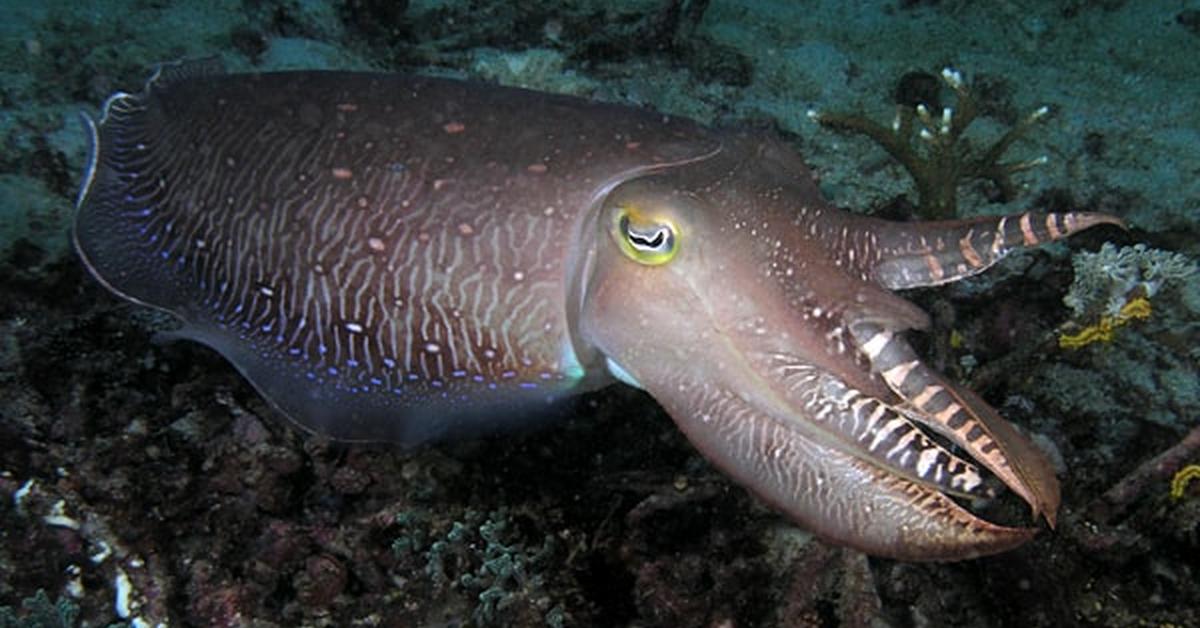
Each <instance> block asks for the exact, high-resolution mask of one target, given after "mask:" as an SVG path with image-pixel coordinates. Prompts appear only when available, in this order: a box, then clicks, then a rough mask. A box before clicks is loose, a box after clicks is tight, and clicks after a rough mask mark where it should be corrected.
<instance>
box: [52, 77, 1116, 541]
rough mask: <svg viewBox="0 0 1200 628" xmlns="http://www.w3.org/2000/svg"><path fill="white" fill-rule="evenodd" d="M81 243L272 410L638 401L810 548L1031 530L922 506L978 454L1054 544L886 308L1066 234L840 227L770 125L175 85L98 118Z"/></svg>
mask: <svg viewBox="0 0 1200 628" xmlns="http://www.w3.org/2000/svg"><path fill="white" fill-rule="evenodd" d="M96 142H97V147H96V148H97V150H96V151H95V153H96V155H95V160H94V164H93V166H92V168H90V169H89V173H88V177H87V179H86V181H85V182H84V186H83V190H82V192H81V197H80V209H79V213H78V217H77V222H76V233H75V237H76V243H77V247H78V249H79V252H80V254H81V256H82V258H83V259H84V261H85V263H86V264H87V265H88V267H89V268H90V269H91V271H92V272H93V274H94V275H95V276H96V277H97V278H98V279H99V280H100V281H101V282H103V283H104V284H105V285H107V286H108V287H109V288H111V289H112V290H114V291H115V292H117V293H119V294H121V295H123V296H125V297H127V298H129V299H132V300H134V301H137V302H140V303H144V304H147V305H150V306H154V307H157V308H161V309H163V310H166V311H168V312H171V313H173V314H175V315H176V316H177V317H178V318H179V319H180V320H181V321H182V323H183V325H182V327H181V329H180V330H179V331H178V332H176V335H178V336H181V337H185V338H190V339H194V340H198V341H200V342H203V343H206V344H208V345H210V346H213V347H214V348H216V349H217V350H219V351H220V352H221V353H223V354H224V355H225V356H226V357H227V358H228V359H229V360H230V361H231V362H232V363H233V364H235V365H236V366H237V368H238V369H239V370H241V372H242V373H244V374H245V375H246V377H247V378H248V379H249V380H250V381H251V382H253V383H254V385H255V386H256V387H257V388H258V389H259V390H260V391H261V392H262V394H263V396H264V397H265V398H267V399H268V400H269V401H271V403H273V404H274V405H275V406H276V407H277V408H278V409H279V410H280V411H281V412H282V413H283V414H285V415H286V416H288V417H290V418H292V419H293V420H295V421H296V422H297V423H299V424H300V425H302V426H304V427H306V428H308V429H311V430H314V431H317V432H320V433H323V434H327V435H330V436H332V437H334V438H338V439H345V440H388V441H397V442H401V443H405V444H416V443H421V442H425V441H429V440H431V439H435V438H445V437H449V436H454V435H461V434H464V433H473V432H476V431H479V430H483V429H488V430H494V429H496V427H497V426H498V425H501V424H503V423H505V422H517V421H522V420H526V419H527V417H530V416H535V415H537V414H538V413H539V412H538V410H539V408H541V407H544V406H545V404H546V403H547V402H548V401H553V400H554V399H557V398H559V397H561V396H562V395H563V394H565V393H566V392H568V391H578V390H582V389H586V388H588V387H594V386H596V385H600V384H603V383H606V382H608V381H611V378H610V376H609V375H608V373H610V372H611V373H613V374H615V375H617V376H618V377H619V378H621V379H623V380H625V381H627V382H629V383H633V384H635V385H638V386H640V387H642V388H644V389H646V390H647V391H648V392H649V393H650V394H651V395H653V396H654V397H655V399H657V400H658V401H659V402H660V403H661V404H662V405H663V406H664V407H665V408H666V409H667V411H668V412H669V413H670V414H671V416H672V417H673V418H674V419H675V420H676V422H677V423H678V424H679V426H680V428H681V429H682V430H683V431H684V432H685V433H686V434H687V436H688V438H689V439H690V440H691V441H692V442H693V443H694V444H695V445H696V446H697V447H698V448H699V449H700V450H701V451H702V452H704V454H705V455H706V456H707V457H708V458H709V459H710V460H712V461H713V462H714V463H715V464H716V465H717V466H719V467H720V468H722V469H723V470H725V471H726V472H727V473H729V474H730V475H731V476H733V477H734V478H736V479H737V480H738V481H739V482H741V483H742V484H744V485H746V486H747V487H748V488H750V489H751V490H753V491H754V492H755V493H756V494H758V495H759V496H760V497H762V498H763V499H765V500H766V501H768V502H770V503H772V504H774V505H775V506H776V507H778V508H779V509H780V510H782V511H784V512H785V513H787V514H788V515H789V516H790V517H792V518H793V519H794V520H796V521H797V522H799V523H800V524H801V525H803V526H805V527H806V528H809V529H810V530H813V531H814V532H816V533H817V534H819V535H821V536H822V537H824V538H826V539H829V540H832V541H834V542H838V543H842V544H846V545H850V546H853V547H857V548H860V549H862V550H864V551H867V552H870V553H874V554H879V555H885V556H893V557H898V558H905V559H913V560H922V559H926V560H937V559H956V558H965V557H971V556H977V555H981V554H986V553H992V552H997V551H1002V550H1005V549H1009V548H1011V547H1015V546H1016V545H1019V544H1020V543H1022V542H1024V541H1025V540H1027V539H1028V538H1030V537H1031V536H1032V534H1033V533H1034V530H1033V529H1025V528H1009V527H1003V526H998V525H994V524H992V523H989V522H986V521H984V520H982V519H979V518H977V517H975V516H974V515H972V514H970V513H969V512H968V511H967V510H965V509H963V508H962V507H960V506H959V505H957V504H956V503H955V502H954V501H953V500H951V499H950V498H948V497H947V496H946V495H947V494H949V495H957V496H965V497H970V496H977V495H987V494H989V492H988V489H987V486H988V485H987V484H986V483H985V482H983V479H982V472H981V471H980V469H979V468H978V467H976V465H975V463H973V462H971V461H969V460H966V459H964V458H962V457H960V456H959V455H957V454H955V453H953V452H951V451H950V450H948V449H946V448H945V447H943V446H942V445H940V444H939V443H938V442H937V441H935V440H934V439H931V438H929V437H928V436H926V434H925V433H924V432H923V431H922V430H921V429H920V428H918V427H917V424H924V425H925V426H927V427H928V428H930V429H932V430H935V431H937V432H940V433H941V434H942V435H944V436H945V437H946V438H947V439H948V440H950V441H951V442H953V443H955V444H956V445H957V446H958V447H960V448H961V450H962V451H964V452H966V453H967V454H969V455H970V456H971V457H972V458H974V459H975V460H977V461H978V462H979V463H980V464H982V465H983V466H984V467H986V468H987V469H989V470H990V471H991V472H992V473H994V474H995V475H996V476H997V477H998V478H999V479H1000V480H1001V481H1003V482H1004V483H1005V484H1006V485H1007V486H1009V487H1010V488H1012V489H1013V490H1014V491H1015V492H1016V493H1017V494H1018V495H1020V496H1021V497H1022V498H1024V499H1025V500H1026V501H1027V502H1028V503H1029V504H1030V505H1031V507H1032V508H1033V510H1034V513H1035V515H1039V514H1040V515H1042V516H1044V517H1045V518H1046V519H1047V521H1049V522H1050V523H1051V525H1052V524H1053V521H1054V516H1055V513H1056V511H1057V507H1058V501H1059V496H1058V484H1057V481H1056V479H1055V478H1054V474H1053V472H1052V470H1051V469H1050V467H1049V465H1048V463H1047V462H1046V460H1045V459H1044V457H1043V456H1042V455H1041V454H1040V453H1039V452H1038V451H1037V450H1036V449H1035V448H1034V447H1033V446H1032V445H1030V444H1029V442H1028V441H1027V440H1026V439H1025V438H1024V437H1023V436H1021V435H1020V434H1019V433H1018V432H1017V431H1016V430H1015V429H1014V428H1013V427H1012V426H1011V425H1009V424H1008V423H1007V422H1005V421H1004V420H1003V419H1002V418H1000V417H999V416H998V415H996V413H995V412H994V411H993V410H991V409H990V408H989V407H988V406H987V405H986V404H985V403H983V402H982V401H981V400H980V399H978V398H977V397H975V396H974V395H972V394H971V393H970V392H969V391H966V390H963V389H960V388H958V387H957V386H955V385H954V384H952V383H951V382H948V381H946V380H945V379H944V378H942V377H941V376H939V375H938V374H937V373H935V372H933V371H931V370H930V369H928V368H927V367H925V366H924V365H923V364H922V363H921V362H920V360H919V359H917V357H916V355H915V354H914V353H913V352H912V349H911V348H909V346H908V345H907V343H906V342H905V341H904V339H903V337H902V336H901V334H900V332H902V331H904V330H906V329H910V328H921V327H924V326H926V325H927V317H926V316H925V314H924V313H923V312H921V311H920V310H919V309H918V308H916V307H915V306H913V305H911V304H909V303H908V302H907V301H904V300H903V299H901V298H899V297H897V296H895V295H893V294H892V293H891V292H890V291H889V290H888V289H889V288H891V289H895V288H907V287H913V286H922V285H934V284H939V283H944V282H947V281H953V280H955V279H959V278H962V277H965V276H968V275H971V274H975V273H977V272H980V271H982V270H984V269H985V268H987V267H988V266H990V265H991V264H993V263H994V262H995V261H997V260H998V259H1000V258H1001V257H1003V256H1004V255H1005V254H1006V253H1007V252H1008V251H1009V250H1011V249H1012V248H1015V247H1017V246H1022V245H1033V244H1037V243H1039V242H1043V241H1047V240H1051V239H1055V238H1058V237H1063V236H1065V235H1068V234H1069V233H1072V232H1074V231H1078V230H1080V229H1083V228H1087V227H1089V226H1091V225H1094V224H1097V223H1099V222H1114V220H1113V219H1111V218H1109V217H1105V216H1099V215H1091V214H1068V215H1055V214H1050V215H1041V216H1038V215H1029V214H1026V215H1023V216H1016V217H1011V218H997V219H982V220H976V221H962V222H947V223H936V224H896V223H887V222H883V221H878V220H873V219H869V218H863V217H857V216H854V215H851V214H848V213H845V212H841V211H839V210H836V209H834V208H832V207H830V206H828V205H827V204H825V203H824V201H823V200H822V199H821V198H820V196H819V194H818V192H817V190H816V188H815V186H814V185H813V183H812V182H811V181H810V179H809V176H808V174H807V171H806V170H805V168H804V167H803V165H802V164H801V163H800V161H799V159H798V157H796V156H795V154H794V153H792V152H791V151H790V150H788V149H787V148H786V147H783V146H781V145H779V144H778V143H776V142H775V141H774V140H772V139H770V138H768V137H762V136H757V135H747V134H740V133H736V132H720V131H714V130H710V129H707V128H705V127H703V126H700V125H698V124H696V123H693V122H691V121H688V120H684V119H679V118H671V117H667V116H662V115H659V114H654V113H651V112H647V111H641V110H636V109H631V108H626V107H620V106H615V105H603V104H597V103H590V102H586V101H581V100H578V99H572V98H566V97H560V96H551V95H546V94H539V93H534V92H528V91H523V90H513V89H503V88H497V87H491V86H484V85H478V84H471V83H463V82H456V81H447V80H440V79H431V78H417V77H406V76H394V75H378V74H353V73H330V72H324V73H322V72H298V73H284V74H264V75H240V76H239V75H232V76H230V75H224V74H221V73H220V72H218V71H215V70H214V69H212V68H208V67H205V66H204V65H195V64H193V65H186V66H171V67H168V68H166V69H164V71H163V72H161V73H160V74H159V75H158V76H156V78H155V79H152V81H151V82H150V84H149V85H148V86H147V88H146V90H145V91H144V92H143V93H141V94H138V95H127V94H118V95H116V96H114V97H113V98H111V99H110V100H109V102H108V103H107V104H106V106H105V112H104V117H103V119H102V120H101V121H100V123H99V124H98V125H97V127H96Z"/></svg>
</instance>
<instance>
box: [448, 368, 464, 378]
mask: <svg viewBox="0 0 1200 628" xmlns="http://www.w3.org/2000/svg"><path fill="white" fill-rule="evenodd" d="M450 375H451V376H452V377H466V376H467V372H466V371H463V370H461V369H459V370H454V371H451V372H450Z"/></svg>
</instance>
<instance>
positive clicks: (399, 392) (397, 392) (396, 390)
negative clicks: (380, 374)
mask: <svg viewBox="0 0 1200 628" xmlns="http://www.w3.org/2000/svg"><path fill="white" fill-rule="evenodd" d="M392 392H394V393H396V394H397V395H403V394H404V389H403V388H393V389H392Z"/></svg>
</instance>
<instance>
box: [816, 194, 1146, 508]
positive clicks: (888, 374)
mask: <svg viewBox="0 0 1200 628" xmlns="http://www.w3.org/2000/svg"><path fill="white" fill-rule="evenodd" d="M851 220H853V219H851ZM860 222H864V223H867V225H865V226H860V227H858V230H859V232H860V233H861V232H863V231H866V232H867V233H868V234H869V235H866V236H865V237H861V238H860V241H862V242H869V243H870V245H869V247H866V248H867V250H866V251H862V252H863V253H865V254H863V255H861V256H855V255H847V253H846V251H840V252H839V255H841V259H843V260H846V261H847V262H848V261H849V260H852V259H855V258H856V257H857V258H858V259H862V260H866V264H865V265H864V266H863V267H862V268H860V270H861V271H862V272H863V273H864V274H865V275H866V276H869V277H870V278H871V279H873V280H874V281H876V282H877V283H879V284H880V285H882V286H884V287H887V288H891V289H903V288H914V287H921V286H934V285H939V284H943V283H947V282H951V281H958V280H960V279H963V278H966V277H970V276H972V275H975V274H978V273H981V272H983V271H985V270H987V269H988V268H990V267H991V266H992V265H994V264H995V263H997V262H998V261H1000V260H1001V259H1003V258H1004V257H1005V256H1006V255H1007V254H1008V253H1009V252H1011V251H1013V250H1015V249H1017V248H1020V247H1028V246H1036V245H1038V244H1041V243H1044V242H1050V241H1053V240H1058V239H1060V238H1063V237H1066V236H1069V235H1071V234H1073V233H1077V232H1079V231H1082V230H1084V229H1088V228H1090V227H1093V226H1096V225H1100V224H1112V225H1116V226H1120V227H1123V226H1124V224H1123V223H1122V222H1121V221H1120V220H1119V219H1117V218H1115V217H1113V216H1109V215H1106V214H1098V213H1084V212H1079V213H1046V214H1033V213H1024V214H1020V215H1016V216H999V217H983V218H976V219H972V220H958V221H944V222H936V223H920V224H917V225H910V224H907V223H889V222H884V221H877V220H871V219H862V220H860ZM848 323H849V324H848V326H847V327H848V329H849V331H850V334H851V337H852V338H853V340H854V343H855V345H856V346H857V347H858V348H859V350H860V351H862V352H863V353H864V354H865V355H866V356H867V358H868V359H869V360H870V363H871V368H872V370H873V371H874V372H877V373H879V374H880V375H881V376H882V377H883V379H884V381H885V382H886V383H887V385H888V387H889V388H891V390H892V391H893V392H894V393H895V394H896V395H898V396H899V397H900V398H901V399H903V400H904V404H905V406H906V407H907V408H909V415H910V416H912V417H913V418H915V419H916V420H917V421H919V422H921V423H922V424H923V425H925V426H927V427H929V428H931V429H933V430H934V431H936V432H938V433H939V434H941V435H942V436H944V437H946V438H948V439H950V440H951V441H952V442H953V443H954V444H955V445H957V446H959V447H961V448H962V449H963V450H964V451H966V452H967V453H968V454H970V456H971V457H972V458H974V459H976V460H979V461H980V462H981V463H982V464H983V465H984V466H986V467H987V468H988V469H989V470H991V471H992V472H993V473H995V474H996V476H997V477H998V478H999V479H1000V480H1001V481H1002V482H1004V484H1005V485H1007V486H1008V487H1009V488H1010V489H1012V490H1013V491H1014V492H1016V493H1017V494H1018V495H1020V496H1021V498H1022V499H1024V500H1025V501H1026V502H1027V503H1029V505H1030V506H1031V507H1032V509H1033V515H1034V517H1037V516H1039V515H1041V516H1044V517H1045V518H1046V521H1047V523H1049V525H1050V526H1051V527H1053V526H1054V523H1055V516H1056V512H1057V506H1058V503H1059V498H1060V496H1059V486H1058V481H1057V479H1056V478H1055V477H1054V471H1053V469H1052V468H1051V467H1050V464H1049V462H1048V461H1047V460H1046V458H1045V457H1044V456H1042V455H1041V454H1040V453H1039V452H1038V450H1037V449H1036V448H1035V447H1034V445H1033V444H1032V443H1031V442H1030V441H1029V440H1028V439H1027V438H1026V437H1025V436H1023V435H1022V434H1021V433H1020V432H1018V431H1017V430H1015V429H1014V428H1013V426H1012V424H1010V423H1009V422H1008V421H1005V420H1004V419H1003V418H1002V417H1001V416H1000V415H999V414H998V413H997V412H996V411H995V410H994V409H993V408H992V407H991V406H989V405H988V404H987V403H986V402H984V401H983V400H982V399H980V398H979V397H978V396H977V395H976V394H974V393H973V392H971V391H970V390H968V389H966V388H963V387H961V386H958V385H956V384H954V383H952V382H950V381H949V380H947V379H946V378H945V377H943V376H942V375H940V374H939V373H937V372H936V371H934V370H933V369H931V368H929V367H928V366H927V365H925V364H924V363H922V362H921V360H920V359H919V358H918V357H917V355H916V353H915V352H914V351H913V349H912V347H911V346H909V344H908V343H907V342H906V341H905V340H904V339H903V337H901V336H900V335H898V333H897V332H898V331H901V330H902V329H903V328H904V326H896V325H892V326H888V325H887V324H885V323H884V322H882V321H879V320H872V319H871V317H869V316H860V317H859V318H857V319H853V320H850V321H848Z"/></svg>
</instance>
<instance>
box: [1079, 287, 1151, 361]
mask: <svg viewBox="0 0 1200 628" xmlns="http://www.w3.org/2000/svg"><path fill="white" fill-rule="evenodd" d="M1151 311H1152V309H1151V307H1150V300H1149V299H1147V298H1146V297H1134V298H1132V299H1130V300H1129V302H1128V303H1126V304H1125V305H1122V306H1121V311H1120V312H1117V315H1116V316H1101V317H1100V322H1098V323H1096V324H1095V325H1089V326H1087V327H1084V328H1083V329H1082V330H1080V332H1079V333H1077V334H1063V335H1061V336H1059V337H1058V346H1059V347H1062V348H1063V349H1078V348H1080V347H1086V346H1087V345H1090V344H1092V343H1093V342H1111V341H1112V339H1113V333H1114V332H1116V331H1117V328H1118V327H1121V326H1123V325H1126V324H1128V323H1129V322H1130V321H1134V320H1144V319H1147V318H1150V313H1151Z"/></svg>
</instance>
